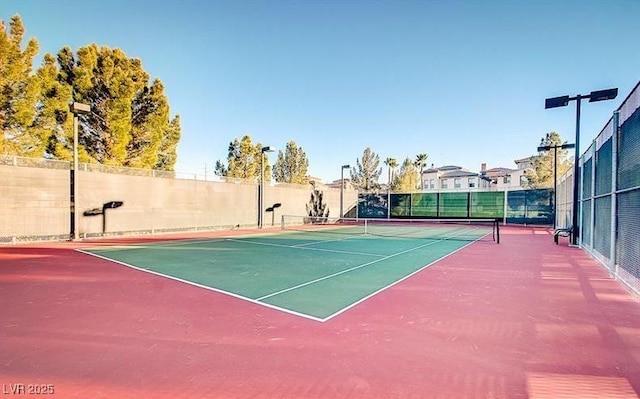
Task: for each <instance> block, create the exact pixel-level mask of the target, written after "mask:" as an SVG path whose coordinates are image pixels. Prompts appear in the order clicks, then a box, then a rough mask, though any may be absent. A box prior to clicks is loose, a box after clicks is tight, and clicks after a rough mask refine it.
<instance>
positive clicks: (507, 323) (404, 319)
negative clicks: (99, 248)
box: [0, 227, 640, 399]
mask: <svg viewBox="0 0 640 399" xmlns="http://www.w3.org/2000/svg"><path fill="white" fill-rule="evenodd" d="M501 233H502V240H501V242H502V243H501V244H500V245H497V244H489V243H476V244H473V245H471V246H469V247H466V248H465V249H463V250H461V251H459V252H457V253H455V254H454V255H452V256H449V257H447V258H445V259H444V260H442V261H440V262H438V263H436V264H435V265H433V266H431V267H429V268H427V269H425V270H423V271H421V272H419V273H418V274H416V275H414V276H412V277H411V278H408V279H406V280H404V281H402V282H401V283H399V284H397V285H395V286H393V287H391V288H390V289H388V290H386V291H384V292H382V293H380V294H378V295H376V296H374V297H372V298H370V299H368V300H366V301H365V302H363V303H361V304H359V305H357V306H355V307H354V308H352V309H350V310H349V311H347V312H345V313H343V314H341V315H339V316H337V317H335V318H333V319H331V320H329V321H327V322H325V323H320V322H317V321H313V320H308V319H304V318H301V317H297V316H294V315H290V314H286V313H281V312H278V311H276V310H273V309H269V308H266V307H262V306H259V305H256V304H253V303H249V302H245V301H241V300H238V299H236V298H233V297H230V296H226V295H223V294H220V293H216V292H212V291H207V290H204V289H200V288H197V287H193V286H190V285H187V284H183V283H180V282H177V281H172V280H169V279H166V278H163V277H160V276H156V275H151V274H148V273H144V272H141V271H138V270H134V269H131V268H127V267H124V266H120V265H117V264H114V263H110V262H108V261H105V260H101V259H97V258H95V257H90V256H87V255H84V254H82V253H79V252H76V251H74V250H73V248H75V247H78V246H83V245H86V244H84V243H57V244H55V243H49V244H33V245H27V246H5V247H0V389H2V390H1V391H0V395H1V396H2V397H14V396H15V397H20V396H36V395H35V394H33V395H28V394H29V391H31V392H32V393H33V392H35V391H36V390H41V391H42V390H44V391H46V393H48V392H50V391H51V390H53V395H51V394H48V395H44V394H41V395H37V396H49V397H60V398H296V399H299V398H434V399H435V398H438V399H466V398H487V399H489V398H491V399H500V398H522V399H525V398H529V399H561V398H571V399H590V398H599V399H600V398H606V399H622V398H625V399H630V398H638V397H640V301H639V300H638V298H637V297H634V296H633V295H631V294H630V293H629V292H628V291H627V290H625V289H624V288H623V287H622V286H621V285H620V284H619V283H618V282H617V281H615V280H614V279H612V278H611V277H609V275H608V273H607V271H606V270H605V269H603V268H602V267H601V266H600V265H598V264H597V263H596V262H595V261H594V260H592V259H591V258H590V257H589V256H588V255H587V254H586V253H584V252H583V251H582V250H579V249H576V248H569V247H568V246H567V241H566V238H564V239H563V240H562V241H561V245H558V246H556V245H554V244H553V237H552V236H551V235H550V233H549V231H547V230H544V229H533V228H520V227H505V228H503V229H502V232H501ZM92 245H94V244H92ZM291 272H292V273H295V270H292V271H291ZM20 386H23V387H24V389H25V391H26V394H19V393H18V392H17V390H19V389H20ZM43 387H44V388H43Z"/></svg>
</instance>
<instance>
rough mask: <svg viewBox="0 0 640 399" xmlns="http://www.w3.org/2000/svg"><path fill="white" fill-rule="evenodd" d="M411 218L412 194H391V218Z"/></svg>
mask: <svg viewBox="0 0 640 399" xmlns="http://www.w3.org/2000/svg"><path fill="white" fill-rule="evenodd" d="M407 216H411V194H391V217H392V218H393V217H407Z"/></svg>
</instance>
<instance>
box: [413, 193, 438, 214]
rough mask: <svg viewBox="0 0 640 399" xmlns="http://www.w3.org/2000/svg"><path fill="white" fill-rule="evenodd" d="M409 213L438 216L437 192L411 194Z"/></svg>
mask: <svg viewBox="0 0 640 399" xmlns="http://www.w3.org/2000/svg"><path fill="white" fill-rule="evenodd" d="M411 212H412V213H411V215H412V216H428V217H436V216H438V194H437V193H415V194H411Z"/></svg>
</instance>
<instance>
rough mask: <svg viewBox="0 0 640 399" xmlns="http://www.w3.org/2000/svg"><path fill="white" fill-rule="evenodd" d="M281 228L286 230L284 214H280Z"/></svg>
mask: <svg viewBox="0 0 640 399" xmlns="http://www.w3.org/2000/svg"><path fill="white" fill-rule="evenodd" d="M280 230H284V215H280Z"/></svg>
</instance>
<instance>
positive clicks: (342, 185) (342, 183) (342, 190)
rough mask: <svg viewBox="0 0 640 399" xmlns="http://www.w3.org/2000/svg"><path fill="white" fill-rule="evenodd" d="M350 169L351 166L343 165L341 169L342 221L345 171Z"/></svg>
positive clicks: (342, 214) (341, 216)
mask: <svg viewBox="0 0 640 399" xmlns="http://www.w3.org/2000/svg"><path fill="white" fill-rule="evenodd" d="M350 167H351V166H350V165H342V166H341V167H340V219H342V218H343V217H344V210H343V207H344V170H345V169H349V168H350Z"/></svg>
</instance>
